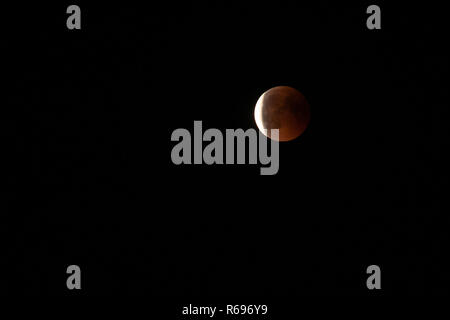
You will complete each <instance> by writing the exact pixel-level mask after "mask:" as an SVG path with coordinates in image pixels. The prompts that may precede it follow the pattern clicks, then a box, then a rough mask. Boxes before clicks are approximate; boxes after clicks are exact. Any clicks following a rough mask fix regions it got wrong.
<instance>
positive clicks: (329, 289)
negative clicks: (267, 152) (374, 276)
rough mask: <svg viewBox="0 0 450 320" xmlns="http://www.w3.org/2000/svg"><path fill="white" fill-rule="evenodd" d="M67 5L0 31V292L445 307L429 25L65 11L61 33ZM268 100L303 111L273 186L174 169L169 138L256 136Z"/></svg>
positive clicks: (203, 12) (202, 10) (293, 12)
mask: <svg viewBox="0 0 450 320" xmlns="http://www.w3.org/2000/svg"><path fill="white" fill-rule="evenodd" d="M69 4H72V3H59V4H54V5H52V6H50V5H46V6H44V5H41V4H34V5H33V6H28V5H25V4H18V5H16V6H15V7H11V8H9V7H8V8H7V9H6V8H5V10H4V18H2V30H3V31H5V32H3V33H2V34H3V35H2V37H3V39H2V42H1V48H2V53H4V54H5V58H4V59H3V62H4V63H3V72H2V78H5V79H6V81H5V82H6V83H7V84H6V87H5V85H3V87H4V88H5V89H6V90H5V93H4V94H2V108H1V115H0V121H1V130H2V141H3V148H2V149H3V155H2V159H3V160H4V161H5V162H4V164H3V170H2V171H3V173H2V190H1V191H2V197H4V199H3V200H2V204H3V205H2V207H3V209H2V216H3V217H4V218H2V220H3V222H2V223H1V228H2V230H1V234H2V238H3V239H2V244H3V245H4V250H3V251H2V259H1V260H0V261H1V264H2V266H3V267H5V268H6V270H7V271H6V273H4V275H7V276H6V277H5V278H4V279H3V281H2V283H3V285H2V291H4V292H6V293H19V294H80V293H81V294H148V295H156V296H169V295H186V296H193V295H196V296H222V295H227V296H248V295H251V296H252V295H259V296H263V297H264V296H277V295H321V294H336V295H343V294H380V293H381V294H399V293H401V294H404V293H409V294H410V293H412V294H434V293H448V277H447V270H448V267H449V266H448V265H447V264H445V263H444V261H445V260H446V259H445V258H446V255H447V251H446V247H445V246H444V244H445V243H446V241H448V238H449V236H448V222H449V221H448V216H447V214H446V210H445V208H446V203H445V198H446V195H447V194H446V189H447V186H448V138H449V132H448V87H447V86H446V85H444V83H443V81H444V74H446V73H448V51H445V50H444V47H445V46H444V41H445V39H446V37H445V36H444V31H443V27H444V22H445V20H444V17H443V9H442V8H439V6H432V5H429V6H425V5H423V6H421V7H415V6H413V5H412V4H411V5H404V6H398V7H394V6H393V4H386V3H380V2H378V3H376V4H378V5H380V7H381V10H382V29H381V30H368V29H367V27H366V19H367V17H368V15H367V14H366V8H367V6H368V5H370V4H372V3H369V2H362V3H360V4H359V5H351V4H348V3H342V2H337V1H334V2H333V1H296V2H284V1H277V2H275V1H273V2H253V3H250V2H245V3H242V2H240V1H237V2H230V1H222V2H211V1H208V2H207V1H204V2H195V3H187V2H184V4H175V3H167V4H164V5H149V4H146V5H144V4H143V3H141V2H136V3H131V2H125V3H120V4H119V3H118V4H112V3H105V4H96V5H95V6H94V5H93V4H92V3H90V2H89V3H88V2H86V1H78V2H77V3H76V4H78V5H80V7H81V11H82V29H81V30H79V31H77V30H73V31H69V30H67V28H66V19H67V16H68V15H67V14H66V13H65V12H66V8H67V6H68V5H69ZM444 57H445V59H444ZM277 85H289V86H292V87H294V88H297V89H298V90H300V91H301V92H302V93H303V94H304V95H305V96H306V98H307V99H308V101H309V103H310V105H311V108H312V121H311V123H310V126H309V128H308V129H307V131H306V132H305V133H304V134H303V135H302V136H301V137H299V138H298V139H296V140H294V141H291V142H287V143H282V144H281V145H280V170H279V172H278V174H277V175H275V176H260V175H259V168H260V166H259V165H227V166H206V165H196V166H194V165H191V166H175V165H173V164H172V162H171V158H170V152H171V149H172V147H173V146H174V143H172V142H171V141H170V136H171V133H172V131H173V130H175V129H176V128H187V129H189V130H190V131H191V132H193V122H194V120H202V121H203V127H204V129H206V128H219V129H222V130H224V129H225V128H243V129H247V128H256V126H255V123H254V121H253V109H254V105H255V103H256V101H257V99H258V97H259V96H260V95H261V94H262V93H263V92H264V91H266V90H268V89H269V88H271V87H274V86H277ZM3 138H4V139H3ZM71 264H76V265H79V266H80V267H81V270H82V290H81V291H80V292H78V293H77V292H70V291H68V290H67V288H66V278H67V275H66V268H67V266H69V265H71ZM371 264H376V265H379V266H380V267H381V270H382V290H381V292H377V293H374V292H369V290H367V288H366V278H367V275H366V268H367V266H369V265H371Z"/></svg>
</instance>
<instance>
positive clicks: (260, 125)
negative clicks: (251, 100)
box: [254, 92, 269, 137]
mask: <svg viewBox="0 0 450 320" xmlns="http://www.w3.org/2000/svg"><path fill="white" fill-rule="evenodd" d="M265 94H266V93H265V92H264V93H263V94H262V95H261V96H260V97H259V99H258V101H257V102H256V106H255V114H254V116H255V122H256V125H257V126H258V129H259V131H261V132H262V133H263V134H264V135H265V136H266V137H269V136H268V135H267V129H266V128H264V126H263V119H262V103H263V99H264V95H265Z"/></svg>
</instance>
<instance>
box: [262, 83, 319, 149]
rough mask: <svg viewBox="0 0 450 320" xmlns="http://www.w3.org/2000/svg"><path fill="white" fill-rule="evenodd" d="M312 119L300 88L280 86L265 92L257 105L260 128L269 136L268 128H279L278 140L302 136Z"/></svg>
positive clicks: (288, 139)
mask: <svg viewBox="0 0 450 320" xmlns="http://www.w3.org/2000/svg"><path fill="white" fill-rule="evenodd" d="M310 120H311V110H310V106H309V103H308V101H306V98H305V96H304V95H303V94H301V93H300V92H299V91H298V90H296V89H294V88H291V87H287V86H278V87H274V88H272V89H269V90H267V91H266V92H264V93H263V94H262V95H261V97H259V99H258V101H257V102H256V106H255V122H256V125H257V126H258V129H259V130H260V131H261V132H262V133H263V134H264V135H265V136H267V137H269V138H271V133H270V131H269V130H266V129H279V137H278V139H276V137H274V138H273V140H278V141H290V140H293V139H295V138H297V137H298V136H300V135H301V134H302V133H303V132H304V131H305V130H306V128H307V127H308V124H309V121H310ZM271 139H272V138H271Z"/></svg>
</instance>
